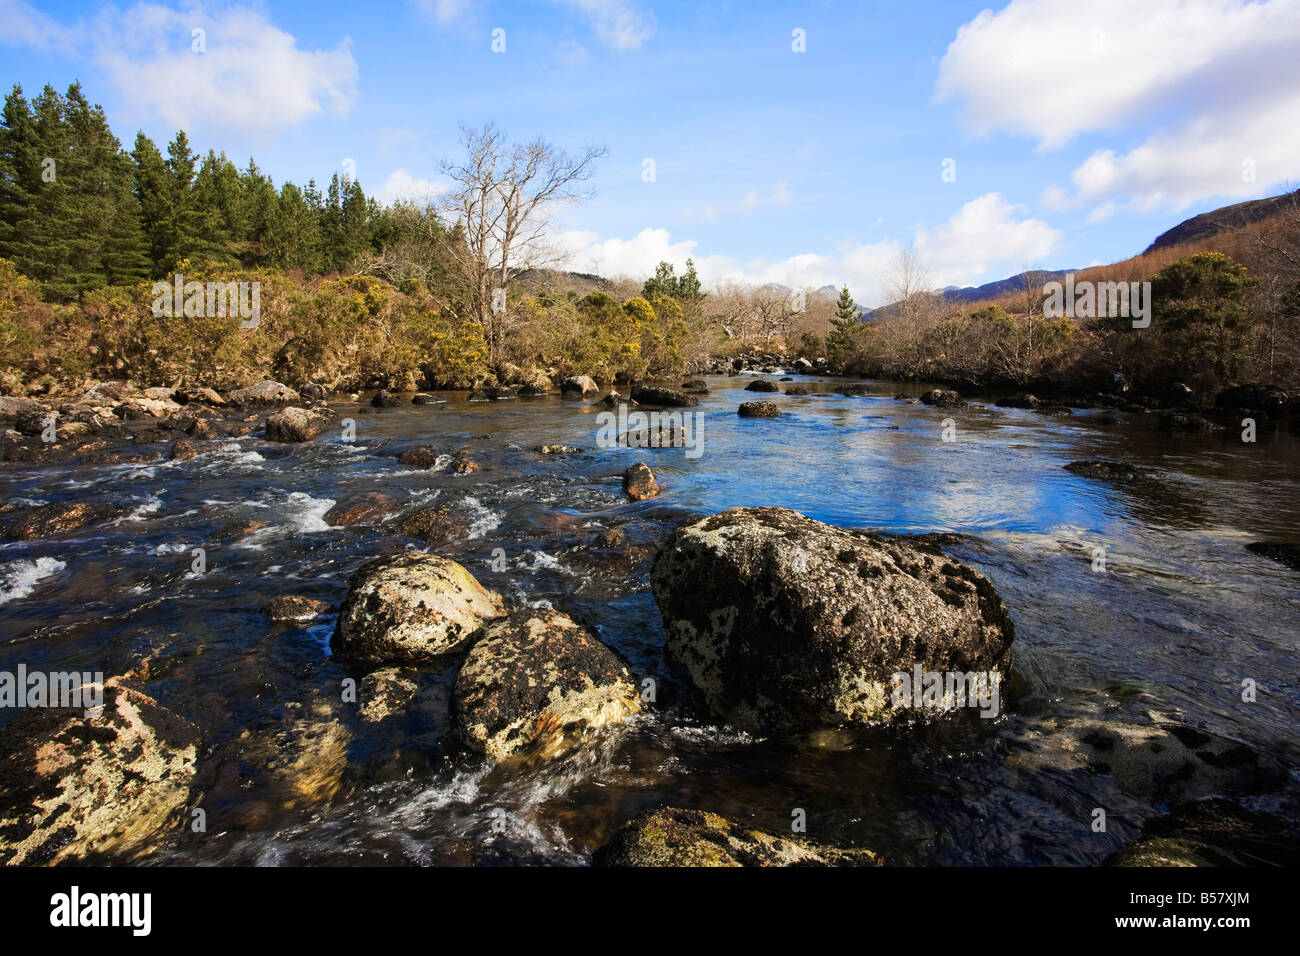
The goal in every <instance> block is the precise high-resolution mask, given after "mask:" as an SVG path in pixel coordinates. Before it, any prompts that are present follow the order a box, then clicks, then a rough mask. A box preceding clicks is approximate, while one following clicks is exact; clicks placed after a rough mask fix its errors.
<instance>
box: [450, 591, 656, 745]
mask: <svg viewBox="0 0 1300 956" xmlns="http://www.w3.org/2000/svg"><path fill="white" fill-rule="evenodd" d="M452 706H453V708H454V710H455V714H456V726H457V728H458V729H459V731H460V735H461V739H462V740H463V741H464V742H465V744H466V745H467V746H469V747H472V748H473V749H475V750H477V751H480V752H482V753H485V754H487V755H488V756H491V757H496V758H497V759H503V758H505V757H508V756H510V755H511V754H515V753H519V752H527V753H528V754H529V755H530V756H544V757H549V756H555V755H556V754H558V753H561V752H563V751H565V750H567V749H569V748H570V747H571V746H572V745H573V743H574V742H575V738H576V737H577V736H580V735H581V734H582V733H584V732H585V731H588V730H596V729H598V728H600V727H604V726H607V725H611V724H618V723H622V722H623V721H625V720H626V719H627V718H629V717H631V716H632V715H633V714H636V713H638V712H639V711H640V710H641V698H640V696H639V695H638V694H637V691H636V686H635V685H634V684H633V682H632V675H631V673H630V672H629V670H628V667H627V663H626V662H625V661H624V660H623V659H622V658H621V657H619V655H618V654H617V653H615V652H614V651H613V650H612V649H610V648H609V647H607V646H605V645H604V644H602V643H601V642H600V641H599V640H597V639H596V637H595V635H593V634H592V633H591V632H590V631H589V630H587V628H585V627H583V626H582V625H580V624H578V623H577V622H575V621H574V620H572V619H571V618H570V617H569V616H568V615H566V614H562V613H561V612H559V611H556V610H552V609H549V608H547V609H542V610H528V611H524V612H521V613H518V614H515V615H513V616H511V617H509V618H506V619H503V620H499V621H495V622H493V623H492V624H489V625H488V626H487V627H485V628H484V629H483V633H482V635H481V636H480V637H479V639H478V640H477V641H475V643H474V646H473V648H472V649H471V650H470V652H469V655H468V656H467V657H466V658H465V663H464V665H463V666H462V667H461V669H460V674H459V675H458V676H457V678H456V686H455V689H454V691H453V692H452Z"/></svg>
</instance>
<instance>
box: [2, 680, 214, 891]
mask: <svg viewBox="0 0 1300 956" xmlns="http://www.w3.org/2000/svg"><path fill="white" fill-rule="evenodd" d="M95 686H96V687H101V685H95ZM83 690H84V688H83ZM102 693H103V709H102V712H100V713H99V714H97V715H95V714H94V713H93V712H92V714H91V715H90V716H87V714H86V712H85V711H84V710H82V709H77V710H56V709H41V710H29V711H25V712H23V713H22V714H21V715H20V716H19V717H17V718H15V719H14V720H13V721H12V722H11V723H9V724H8V725H7V726H5V728H4V730H3V731H2V732H0V838H2V839H0V863H4V864H9V865H13V864H20V865H21V864H26V865H34V864H53V863H73V862H103V861H109V860H127V859H130V858H131V857H132V856H133V855H136V854H138V853H139V852H141V851H143V850H145V849H146V848H147V847H148V846H150V845H152V844H153V843H154V842H156V840H157V839H158V838H159V837H160V836H161V835H162V834H163V833H165V832H166V831H168V830H179V829H180V828H181V827H182V826H183V824H184V823H185V808H186V806H187V804H188V803H189V800H190V786H191V781H192V779H193V777H194V770H195V764H196V761H197V757H198V731H197V729H196V728H195V727H194V726H193V725H192V724H190V723H189V722H188V721H185V720H183V719H181V718H180V717H178V716H176V715H175V714H174V713H172V712H171V711H170V710H168V709H166V708H165V707H163V706H162V705H160V704H159V703H158V702H157V701H156V700H154V699H153V698H152V697H149V696H148V695H146V694H144V693H142V692H140V691H139V690H136V689H134V688H131V687H128V686H126V685H124V684H121V683H119V682H118V681H117V679H110V680H108V681H106V682H105V683H104V684H103V685H102Z"/></svg>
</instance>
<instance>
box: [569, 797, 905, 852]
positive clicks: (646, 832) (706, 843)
mask: <svg viewBox="0 0 1300 956" xmlns="http://www.w3.org/2000/svg"><path fill="white" fill-rule="evenodd" d="M592 862H593V863H595V864H596V865H597V866H636V867H643V866H644V867H666V866H671V867H678V866H687V867H713V866H726V867H733V866H880V865H882V862H883V861H882V860H881V858H880V857H879V856H878V855H877V854H875V853H873V852H871V851H870V850H866V849H842V848H839V847H832V846H820V845H818V844H816V843H813V842H811V841H809V840H803V839H799V838H796V837H787V836H777V835H775V834H772V833H764V832H762V831H759V830H753V829H750V828H748V827H746V826H745V825H744V824H741V823H738V822H736V821H734V820H729V819H727V818H726V817H723V816H720V815H719V814H716V813H709V812H708V811H705V810H683V809H678V808H676V807H661V808H659V809H657V810H647V811H645V812H644V813H641V814H639V815H638V816H636V817H635V818H633V819H632V820H630V821H628V823H627V824H626V825H625V826H624V827H623V828H622V829H621V830H619V831H618V832H617V833H615V834H614V836H613V837H612V838H610V840H609V842H607V843H606V844H605V845H604V846H602V847H601V848H600V849H599V850H598V851H597V852H596V854H595V856H594V858H593V860H592Z"/></svg>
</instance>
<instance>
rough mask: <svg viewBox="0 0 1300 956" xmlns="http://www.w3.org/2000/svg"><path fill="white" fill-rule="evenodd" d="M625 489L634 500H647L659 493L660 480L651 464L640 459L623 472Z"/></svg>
mask: <svg viewBox="0 0 1300 956" xmlns="http://www.w3.org/2000/svg"><path fill="white" fill-rule="evenodd" d="M623 491H624V492H626V493H627V496H628V497H629V498H631V499H632V500H633V501H645V500H646V499H647V498H653V497H655V496H656V495H657V494H659V482H658V481H657V480H656V479H655V473H654V472H653V471H651V470H650V466H649V465H647V464H646V463H645V462H643V461H639V462H637V463H636V464H635V465H633V466H632V467H631V468H629V469H628V470H627V471H625V472H623Z"/></svg>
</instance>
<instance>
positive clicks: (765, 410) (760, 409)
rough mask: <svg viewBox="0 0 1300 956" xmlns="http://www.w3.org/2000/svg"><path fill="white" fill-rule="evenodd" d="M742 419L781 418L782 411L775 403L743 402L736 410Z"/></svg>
mask: <svg viewBox="0 0 1300 956" xmlns="http://www.w3.org/2000/svg"><path fill="white" fill-rule="evenodd" d="M736 413H737V414H738V415H740V417H741V418H780V417H781V409H779V408H777V407H776V403H775V402H742V403H741V405H740V407H739V408H737V409H736Z"/></svg>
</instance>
